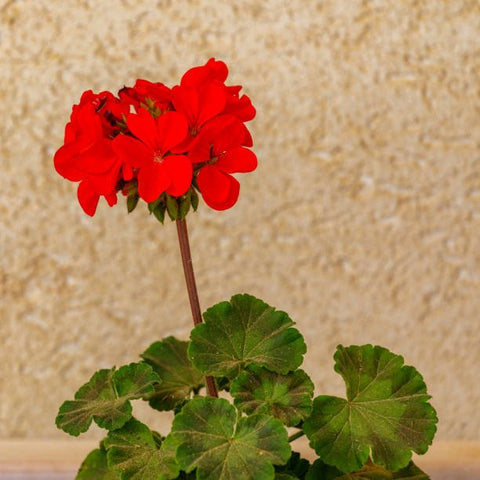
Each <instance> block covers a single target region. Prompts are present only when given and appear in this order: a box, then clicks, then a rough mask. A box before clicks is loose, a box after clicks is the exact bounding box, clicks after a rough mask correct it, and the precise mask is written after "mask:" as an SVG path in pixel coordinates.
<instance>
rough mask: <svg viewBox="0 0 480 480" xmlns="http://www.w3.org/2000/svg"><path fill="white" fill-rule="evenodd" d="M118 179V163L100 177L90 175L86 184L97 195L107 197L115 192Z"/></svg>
mask: <svg viewBox="0 0 480 480" xmlns="http://www.w3.org/2000/svg"><path fill="white" fill-rule="evenodd" d="M119 179H120V162H118V163H117V164H116V165H114V166H113V167H112V168H111V169H110V170H108V171H107V172H104V173H102V174H101V175H90V176H89V177H88V183H89V185H91V187H92V189H93V190H95V191H96V192H97V193H98V194H99V195H108V194H110V193H111V192H114V191H115V187H116V186H117V183H118V180H119Z"/></svg>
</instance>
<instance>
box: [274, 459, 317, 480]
mask: <svg viewBox="0 0 480 480" xmlns="http://www.w3.org/2000/svg"><path fill="white" fill-rule="evenodd" d="M309 469H310V462H309V461H308V460H305V459H304V458H301V457H300V454H299V453H297V452H292V455H291V457H290V458H289V460H288V462H287V463H286V464H285V465H281V466H277V467H275V480H281V479H283V478H285V479H287V478H295V479H299V478H303V479H304V478H305V475H306V474H307V472H308V470H309ZM282 475H283V476H284V477H282Z"/></svg>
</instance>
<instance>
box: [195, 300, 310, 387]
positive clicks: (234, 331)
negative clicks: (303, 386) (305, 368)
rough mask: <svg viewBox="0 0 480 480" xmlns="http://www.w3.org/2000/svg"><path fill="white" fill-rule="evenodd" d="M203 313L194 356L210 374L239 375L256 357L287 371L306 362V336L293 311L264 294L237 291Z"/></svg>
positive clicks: (265, 364)
mask: <svg viewBox="0 0 480 480" xmlns="http://www.w3.org/2000/svg"><path fill="white" fill-rule="evenodd" d="M203 316H204V319H205V323H201V324H199V325H197V326H196V327H195V328H194V329H193V331H192V334H191V343H190V347H189V349H188V356H189V357H190V360H191V361H192V363H193V364H194V365H195V367H196V368H197V369H198V370H200V371H201V372H203V373H204V374H205V375H212V376H216V377H222V376H225V377H228V378H234V377H235V376H236V375H238V373H239V372H240V370H242V369H244V368H246V367H247V366H248V365H250V364H252V363H256V364H258V365H261V366H263V367H266V368H268V369H269V370H271V371H273V372H277V373H283V374H286V373H288V372H289V371H291V370H295V369H296V368H297V367H298V366H300V365H301V363H302V359H303V354H304V353H305V352H306V346H305V342H304V340H303V337H302V335H301V334H300V333H299V331H298V330H297V329H295V328H292V325H293V322H292V320H291V319H290V317H289V316H288V315H287V314H286V313H285V312H281V311H278V310H275V309H274V308H273V307H270V306H268V305H267V304H266V303H265V302H263V301H262V300H259V299H258V298H255V297H252V296H251V295H235V296H233V297H232V298H231V299H230V302H221V303H218V304H217V305H214V306H213V307H211V308H209V309H208V310H207V311H206V312H205V313H204V315H203Z"/></svg>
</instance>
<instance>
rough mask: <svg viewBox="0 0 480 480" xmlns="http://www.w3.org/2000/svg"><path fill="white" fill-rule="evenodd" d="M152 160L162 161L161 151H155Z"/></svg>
mask: <svg viewBox="0 0 480 480" xmlns="http://www.w3.org/2000/svg"><path fill="white" fill-rule="evenodd" d="M153 161H154V162H158V163H162V162H163V155H162V153H161V152H155V153H154V154H153Z"/></svg>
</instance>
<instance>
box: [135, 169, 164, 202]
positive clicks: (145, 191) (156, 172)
mask: <svg viewBox="0 0 480 480" xmlns="http://www.w3.org/2000/svg"><path fill="white" fill-rule="evenodd" d="M170 184H171V180H170V178H169V174H168V171H167V169H166V168H165V166H164V165H163V163H161V162H149V163H146V164H145V165H144V166H143V167H142V168H141V169H140V170H139V172H138V194H139V195H140V197H141V198H143V199H144V200H145V201H146V202H154V201H155V200H156V199H157V198H158V197H159V196H160V195H161V194H162V193H163V192H164V191H165V190H166V189H167V188H168V187H169V186H170Z"/></svg>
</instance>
